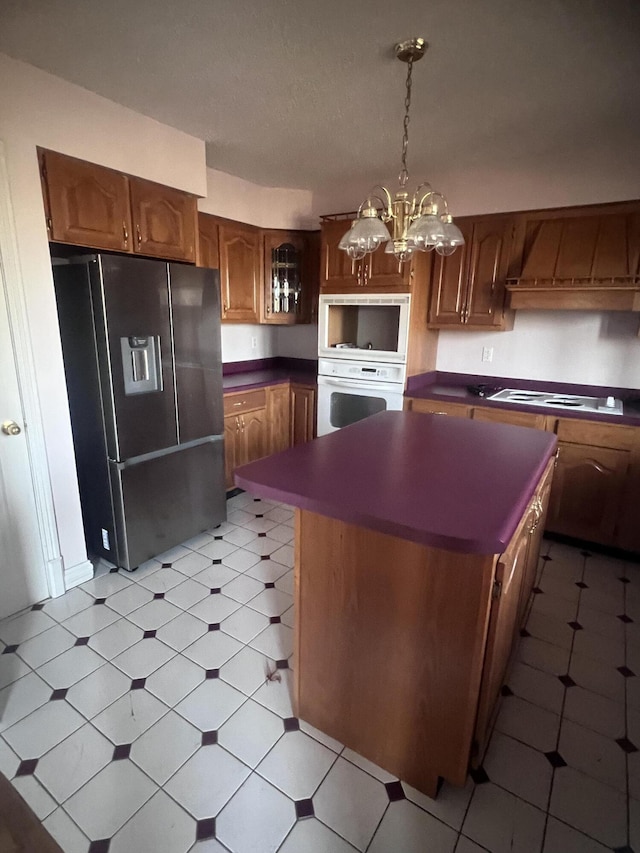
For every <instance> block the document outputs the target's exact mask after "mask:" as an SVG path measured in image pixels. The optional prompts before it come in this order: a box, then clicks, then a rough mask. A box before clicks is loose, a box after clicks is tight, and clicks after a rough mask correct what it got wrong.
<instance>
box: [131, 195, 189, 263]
mask: <svg viewBox="0 0 640 853" xmlns="http://www.w3.org/2000/svg"><path fill="white" fill-rule="evenodd" d="M130 189H131V211H132V216H133V224H134V229H135V241H134V251H136V252H138V253H139V254H141V255H152V256H154V257H158V258H173V259H175V260H177V261H195V258H196V252H195V247H196V241H195V234H196V218H197V211H196V199H195V196H192V195H188V194H187V193H183V192H181V191H180V190H175V189H172V188H171V187H165V186H162V185H160V184H154V183H152V182H151V181H143V180H141V179H140V178H130Z"/></svg>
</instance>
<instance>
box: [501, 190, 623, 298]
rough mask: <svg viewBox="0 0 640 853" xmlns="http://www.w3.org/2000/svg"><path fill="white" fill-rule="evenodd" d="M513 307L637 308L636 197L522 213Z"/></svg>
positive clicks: (516, 247)
mask: <svg viewBox="0 0 640 853" xmlns="http://www.w3.org/2000/svg"><path fill="white" fill-rule="evenodd" d="M514 261H515V263H514V269H513V270H512V271H511V273H510V276H509V281H508V289H509V291H510V304H511V305H512V306H513V307H514V308H576V309H581V308H594V309H601V310H640V203H638V202H625V203H621V204H613V205H598V206H597V207H591V208H566V209H561V210H552V211H531V212H529V213H524V214H520V216H519V217H518V229H517V234H516V240H515V243H514Z"/></svg>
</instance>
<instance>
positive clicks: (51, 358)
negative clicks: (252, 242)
mask: <svg viewBox="0 0 640 853" xmlns="http://www.w3.org/2000/svg"><path fill="white" fill-rule="evenodd" d="M0 139H2V140H3V142H4V144H5V149H6V156H7V165H8V170H9V181H10V189H11V200H12V204H13V209H14V214H15V224H16V230H17V240H18V251H19V257H20V265H21V269H22V275H23V280H24V287H25V298H26V303H27V313H28V321H29V328H30V333H31V340H32V346H33V355H34V360H35V369H36V374H37V380H38V393H39V397H40V404H41V409H42V415H43V421H44V429H45V438H46V444H47V454H48V460H49V466H50V474H51V484H52V490H53V498H54V504H55V513H56V521H57V525H58V533H59V539H60V547H61V551H62V557H63V560H64V567H65V570H72V569H73V567H74V566H77V565H79V564H81V563H83V562H84V561H85V560H86V549H85V544H84V533H83V530H82V517H81V514H80V504H79V498H78V489H77V484H76V475H75V461H74V457H73V444H72V438H71V427H70V421H69V409H68V405H67V397H66V386H65V379H64V370H63V365H62V353H61V348H60V335H59V331H58V321H57V314H56V306H55V298H54V291H53V279H52V276H51V264H50V258H49V249H48V242H47V233H46V228H45V221H44V212H43V207H42V194H41V190H40V177H39V173H38V163H37V158H36V146H37V145H41V146H43V147H45V148H52V149H54V150H56V151H61V152H63V153H64V154H70V155H73V156H75V157H81V158H83V159H85V160H89V161H92V162H96V163H101V164H103V165H106V166H111V167H113V168H115V169H120V170H122V171H125V172H130V173H132V174H136V175H139V176H141V177H143V178H148V179H149V180H153V181H159V182H161V183H164V184H170V185H171V186H175V187H178V188H179V189H182V190H188V191H190V192H194V193H202V194H204V193H205V192H206V170H205V154H204V143H203V142H201V141H200V140H199V139H195V138H193V137H190V136H187V135H186V134H184V133H181V132H180V131H177V130H174V129H172V128H170V127H166V126H164V125H161V124H159V123H158V122H156V121H153V120H152V119H149V118H145V117H144V116H141V115H138V114H137V113H134V112H133V111H131V110H128V109H125V108H124V107H120V106H118V105H117V104H114V103H112V102H110V101H107V100H106V99H104V98H101V97H98V96H97V95H94V94H92V93H91V92H88V91H86V90H85V89H82V88H80V87H78V86H74V85H72V84H70V83H66V82H64V81H62V80H60V79H58V78H56V77H53V76H51V75H50V74H45V73H44V72H42V71H39V70H37V69H35V68H33V67H32V66H29V65H26V64H24V63H21V62H17V61H15V60H13V59H10V58H9V57H6V56H4V55H2V54H0Z"/></svg>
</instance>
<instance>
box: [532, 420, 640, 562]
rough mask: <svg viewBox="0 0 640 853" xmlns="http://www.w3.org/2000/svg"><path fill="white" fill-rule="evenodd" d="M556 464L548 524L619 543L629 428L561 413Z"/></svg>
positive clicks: (551, 527)
mask: <svg viewBox="0 0 640 853" xmlns="http://www.w3.org/2000/svg"><path fill="white" fill-rule="evenodd" d="M556 432H557V434H558V441H559V445H558V465H557V470H556V476H555V480H554V485H553V489H552V492H551V502H550V507H549V515H548V519H547V529H548V530H551V531H553V532H555V533H562V534H564V535H566V536H572V537H575V538H576V539H585V540H587V541H590V542H598V543H600V544H602V545H617V544H618V540H617V528H618V520H619V518H620V514H621V510H622V508H623V497H624V495H625V489H626V486H627V482H628V480H627V470H628V468H629V466H630V462H631V450H632V448H633V447H634V445H635V443H636V441H637V437H636V436H637V431H636V430H635V429H634V428H633V427H627V426H617V425H615V424H606V423H600V422H596V421H582V420H574V421H571V420H569V419H564V418H560V419H558V422H557V429H556Z"/></svg>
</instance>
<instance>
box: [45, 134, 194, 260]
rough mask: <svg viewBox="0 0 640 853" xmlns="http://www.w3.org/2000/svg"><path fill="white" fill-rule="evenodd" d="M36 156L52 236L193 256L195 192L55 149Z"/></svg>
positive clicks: (163, 255) (87, 244)
mask: <svg viewBox="0 0 640 853" xmlns="http://www.w3.org/2000/svg"><path fill="white" fill-rule="evenodd" d="M38 156H39V159H40V170H41V176H42V186H43V193H44V199H45V208H46V211H47V228H48V231H49V239H50V240H53V241H55V242H58V243H70V244H72V245H77V246H84V247H87V248H91V249H110V250H115V251H119V252H134V253H136V254H141V255H148V256H149V255H150V256H152V257H159V258H167V259H169V260H178V261H194V260H195V227H196V199H195V196H193V195H190V194H189V193H184V192H181V191H180V190H176V189H172V188H171V187H165V186H163V185H162V184H156V183H153V182H151V181H144V180H142V179H140V178H134V177H131V176H129V175H125V174H123V173H122V172H116V171H114V170H113V169H106V168H105V167H104V166H98V165H96V164H95V163H87V162H86V161H84V160H78V159H77V158H75V157H67V156H66V155H64V154H58V153H57V152H55V151H45V150H42V149H41V150H39V152H38Z"/></svg>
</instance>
